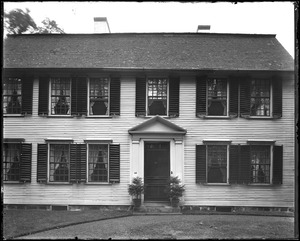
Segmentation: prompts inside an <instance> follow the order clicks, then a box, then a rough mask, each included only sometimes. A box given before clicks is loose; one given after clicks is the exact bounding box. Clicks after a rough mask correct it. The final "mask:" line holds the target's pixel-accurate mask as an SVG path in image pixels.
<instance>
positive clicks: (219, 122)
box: [3, 76, 294, 207]
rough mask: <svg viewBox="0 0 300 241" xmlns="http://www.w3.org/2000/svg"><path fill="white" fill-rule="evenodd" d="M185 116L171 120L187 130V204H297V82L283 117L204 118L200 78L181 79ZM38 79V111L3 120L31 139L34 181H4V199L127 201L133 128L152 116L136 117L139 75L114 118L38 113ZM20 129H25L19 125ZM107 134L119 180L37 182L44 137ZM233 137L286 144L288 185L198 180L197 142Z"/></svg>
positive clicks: (8, 129) (127, 84)
mask: <svg viewBox="0 0 300 241" xmlns="http://www.w3.org/2000/svg"><path fill="white" fill-rule="evenodd" d="M180 81H181V82H180V98H179V99H180V108H179V109H180V115H179V117H177V118H170V119H168V120H169V121H171V122H172V123H174V124H176V125H178V126H180V127H182V128H184V129H186V130H187V134H186V136H185V139H184V176H183V181H184V183H185V185H186V192H185V194H184V201H185V204H186V205H236V206H246V205H249V206H283V207H284V206H293V205H294V204H293V200H294V97H293V96H294V95H293V94H294V85H293V80H292V79H290V80H289V79H285V80H284V82H283V86H282V87H283V117H282V118H281V119H277V120H247V119H243V118H234V119H201V118H197V117H195V109H196V82H195V77H182V78H181V80H180ZM37 102H38V80H37V79H35V80H34V89H33V114H32V116H30V117H24V118H4V119H3V125H4V138H8V137H9V138H25V142H26V143H32V170H31V173H32V174H31V180H32V182H31V183H30V184H14V185H10V184H5V185H4V203H7V204H9V203H15V204H73V205H75V204H78V205H79V204H84V205H108V204H109V205H112V204H116V205H117V204H119V205H128V204H130V197H129V195H128V193H127V185H128V184H129V182H130V180H131V176H130V173H131V163H130V156H131V154H130V147H131V144H130V142H131V136H130V135H129V134H128V129H130V128H132V127H134V126H136V125H138V124H140V123H142V122H144V121H145V120H147V119H148V118H137V117H135V77H134V76H132V77H123V78H121V99H120V111H121V113H120V116H116V117H113V118H87V117H86V118H84V117H76V118H51V117H40V116H38V103H37ZM20 127H21V128H20ZM51 137H52V138H57V137H60V138H62V137H65V138H72V139H73V140H74V142H75V143H83V140H84V139H86V138H107V139H112V140H113V143H118V144H120V148H121V153H120V156H121V162H120V170H121V173H120V177H121V179H120V183H119V184H112V185H111V184H102V185H92V184H73V185H53V184H52V185H50V184H47V185H45V184H39V183H37V182H36V169H37V164H36V160H37V144H38V143H44V139H45V138H51ZM218 138H224V139H231V140H232V144H246V141H247V139H274V140H276V144H278V145H283V184H282V185H278V186H254V185H253V186H250V185H249V186H245V185H225V186H217V185H213V186H212V185H202V184H196V183H195V163H196V162H195V151H196V149H195V145H196V144H202V140H203V139H218Z"/></svg>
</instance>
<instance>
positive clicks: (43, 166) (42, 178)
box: [37, 144, 48, 182]
mask: <svg viewBox="0 0 300 241" xmlns="http://www.w3.org/2000/svg"><path fill="white" fill-rule="evenodd" d="M47 160H48V145H47V144H38V155H37V181H38V182H46V181H47Z"/></svg>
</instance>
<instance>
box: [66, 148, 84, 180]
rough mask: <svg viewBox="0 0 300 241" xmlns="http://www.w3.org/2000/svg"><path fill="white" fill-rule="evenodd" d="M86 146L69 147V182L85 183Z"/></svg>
mask: <svg viewBox="0 0 300 241" xmlns="http://www.w3.org/2000/svg"><path fill="white" fill-rule="evenodd" d="M86 165H87V163H86V144H71V145H70V182H77V183H78V182H86Z"/></svg>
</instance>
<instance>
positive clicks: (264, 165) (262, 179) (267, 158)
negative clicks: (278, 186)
mask: <svg viewBox="0 0 300 241" xmlns="http://www.w3.org/2000/svg"><path fill="white" fill-rule="evenodd" d="M250 155H251V174H250V181H251V182H252V183H270V170H271V169H270V167H271V151H270V146H268V145H261V146H259V145H251V148H250Z"/></svg>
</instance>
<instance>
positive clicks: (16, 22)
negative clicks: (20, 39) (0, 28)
mask: <svg viewBox="0 0 300 241" xmlns="http://www.w3.org/2000/svg"><path fill="white" fill-rule="evenodd" d="M29 13H30V11H29V9H27V8H26V12H24V11H23V10H22V9H19V8H17V9H13V10H11V11H10V12H9V13H4V19H5V28H6V30H7V32H8V33H9V34H22V33H41V34H44V33H50V34H51V33H61V34H62V33H64V31H63V30H62V29H61V28H60V27H59V26H58V24H57V23H56V22H55V21H54V20H50V19H49V18H46V19H45V20H43V21H42V24H43V25H42V26H37V25H36V23H35V22H34V20H33V19H32V17H31V16H30V14H29Z"/></svg>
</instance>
